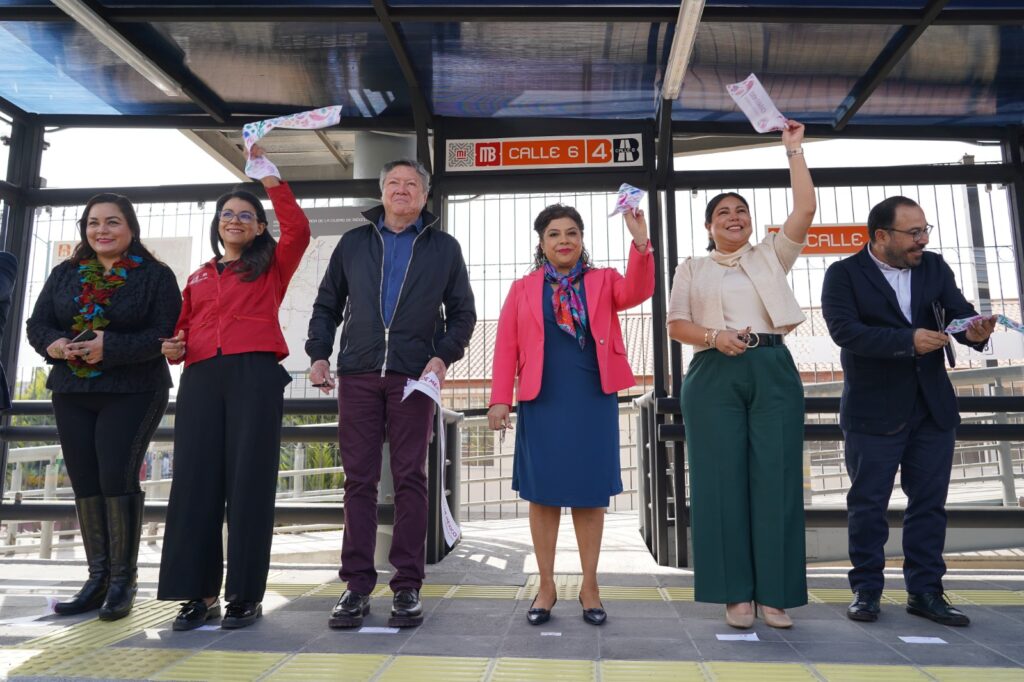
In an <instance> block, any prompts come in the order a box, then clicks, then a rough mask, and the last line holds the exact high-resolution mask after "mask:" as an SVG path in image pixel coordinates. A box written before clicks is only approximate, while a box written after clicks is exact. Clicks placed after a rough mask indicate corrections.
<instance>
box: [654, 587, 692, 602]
mask: <svg viewBox="0 0 1024 682" xmlns="http://www.w3.org/2000/svg"><path fill="white" fill-rule="evenodd" d="M661 594H662V596H663V597H664V598H665V601H693V588H692V587H663V588H661Z"/></svg>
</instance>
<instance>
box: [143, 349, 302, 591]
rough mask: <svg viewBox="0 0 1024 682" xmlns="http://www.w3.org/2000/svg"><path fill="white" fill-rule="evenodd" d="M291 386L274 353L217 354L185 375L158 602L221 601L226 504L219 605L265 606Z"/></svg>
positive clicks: (175, 434)
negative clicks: (286, 398)
mask: <svg viewBox="0 0 1024 682" xmlns="http://www.w3.org/2000/svg"><path fill="white" fill-rule="evenodd" d="M288 380H289V379H288V374H287V372H285V371H284V368H282V367H281V366H280V365H279V364H278V363H277V359H276V358H275V357H274V354H273V353H241V354H238V355H219V356H217V357H214V358H210V359H209V360H204V361H202V362H199V363H196V364H194V365H191V366H190V367H188V368H186V369H185V371H184V373H183V374H182V377H181V387H180V388H179V390H178V402H177V413H176V415H175V425H174V459H173V466H174V477H173V485H172V488H171V499H170V502H169V504H168V509H167V525H166V527H165V529H164V545H163V554H162V556H161V559H160V584H159V588H158V591H157V598H158V599H168V600H179V599H199V598H201V597H212V596H215V595H218V594H220V588H221V580H222V578H223V573H224V570H223V569H224V555H223V548H222V542H221V527H222V525H223V523H224V514H225V505H226V506H227V523H228V557H227V559H228V568H227V585H226V589H225V592H224V595H225V598H226V599H227V600H228V601H262V600H263V593H264V591H265V590H266V587H267V571H268V570H269V568H270V543H271V538H272V536H273V532H274V500H275V497H276V493H277V471H278V465H279V463H280V456H281V416H282V412H283V410H284V386H285V385H286V384H287V382H288Z"/></svg>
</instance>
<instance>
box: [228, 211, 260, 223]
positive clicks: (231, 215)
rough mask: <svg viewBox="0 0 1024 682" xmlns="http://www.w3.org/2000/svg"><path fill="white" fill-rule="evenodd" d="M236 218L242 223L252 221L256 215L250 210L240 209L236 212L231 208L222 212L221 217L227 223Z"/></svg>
mask: <svg viewBox="0 0 1024 682" xmlns="http://www.w3.org/2000/svg"><path fill="white" fill-rule="evenodd" d="M235 218H238V222H240V223H251V222H252V221H254V220H256V215H255V214H253V213H250V212H249V211H239V212H238V213H235V212H234V211H232V210H229V209H224V210H223V211H221V212H220V219H221V220H223V221H224V222H225V223H230V222H231V221H232V220H234V219H235Z"/></svg>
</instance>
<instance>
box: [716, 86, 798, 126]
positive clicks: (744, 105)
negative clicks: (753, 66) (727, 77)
mask: <svg viewBox="0 0 1024 682" xmlns="http://www.w3.org/2000/svg"><path fill="white" fill-rule="evenodd" d="M726 90H728V91H729V96H730V97H732V99H733V101H734V102H736V105H737V106H739V108H740V110H742V111H743V113H744V114H746V116H747V119H749V120H750V123H751V125H753V126H754V130H756V131H757V132H759V133H770V132H772V131H773V130H785V129H786V117H785V116H783V115H782V113H781V112H780V111H779V110H778V109H777V108H776V107H775V103H774V102H772V98H771V97H769V96H768V92H767V91H766V90H765V89H764V86H762V85H761V81H759V80H757V76H755V75H754V74H750V75H749V76H747V77H746V78H745V79H744V80H741V81H740V82H739V83H733V84H731V85H727V86H726Z"/></svg>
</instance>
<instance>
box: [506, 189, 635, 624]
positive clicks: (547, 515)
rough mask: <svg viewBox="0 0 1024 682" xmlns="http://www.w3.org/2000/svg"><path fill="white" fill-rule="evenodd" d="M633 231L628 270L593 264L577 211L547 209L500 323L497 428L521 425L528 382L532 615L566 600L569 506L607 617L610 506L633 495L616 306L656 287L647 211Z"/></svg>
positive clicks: (520, 437)
mask: <svg viewBox="0 0 1024 682" xmlns="http://www.w3.org/2000/svg"><path fill="white" fill-rule="evenodd" d="M625 219H626V226H627V227H628V228H629V232H630V234H631V235H632V237H633V244H632V246H631V247H630V253H629V265H628V266H627V268H626V276H625V277H623V276H622V275H620V274H619V273H618V272H616V271H615V270H614V269H612V268H594V267H592V266H591V263H590V255H589V254H588V253H587V250H586V249H585V248H584V246H583V219H582V218H581V217H580V214H579V213H578V212H577V211H576V209H574V208H572V207H570V206H563V205H561V204H555V205H553V206H548V207H547V208H545V209H544V210H543V211H541V212H540V215H538V216H537V219H536V220H535V221H534V225H533V228H534V230H536V232H537V235H538V237H539V241H538V243H537V251H536V254H535V258H534V268H533V272H531V273H530V274H529V275H527V276H525V277H522V278H521V279H518V280H516V281H515V282H513V283H512V288H511V289H510V290H509V293H508V297H507V298H506V299H505V305H504V306H503V307H502V309H501V317H500V319H499V320H498V334H497V342H496V346H495V351H494V372H493V382H492V384H491V401H490V405H491V407H490V410H489V411H488V414H487V420H488V425H489V426H490V428H492V429H495V430H498V429H506V428H509V427H510V426H511V423H510V418H509V412H510V410H511V405H512V389H513V385H514V384H515V381H516V377H518V379H519V388H518V394H517V398H518V408H517V428H516V451H515V464H514V466H513V475H512V488H513V489H515V490H517V491H519V495H520V497H522V498H523V499H524V500H527V501H529V502H530V531H531V533H532V535H533V546H534V551H535V552H536V554H537V564H538V568H539V571H540V589H539V590H538V592H537V597H536V598H535V599H534V600H533V603H532V604H531V605H530V609H529V611H528V612H527V614H526V615H527V620H528V621H529V622H530V623H531V624H533V625H539V624H541V623H544V622H546V621H547V620H549V619H550V617H551V609H552V607H553V606H554V605H555V601H556V600H557V595H556V591H555V579H554V569H555V543H556V540H557V538H558V524H559V518H560V515H561V510H562V507H571V508H572V519H573V526H574V527H575V529H576V542H577V544H578V545H579V551H580V562H581V564H582V566H583V585H582V586H581V589H580V605H581V606H582V608H583V619H584V620H585V621H587V622H588V623H591V624H593V625H601V624H602V623H603V622H604V621H605V619H606V617H607V616H606V614H605V611H604V607H603V605H602V604H601V594H600V590H599V589H598V585H597V561H598V557H599V555H600V552H601V535H602V532H603V530H604V514H605V508H606V507H607V506H608V500H609V498H610V497H611V496H612V495H617V494H618V493H620V492H622V478H621V474H620V471H619V411H618V400H617V398H616V395H615V394H616V393H617V392H618V391H621V390H623V389H626V388H629V387H630V386H633V385H634V384H635V383H636V381H635V379H634V378H633V372H632V370H631V369H630V366H629V360H628V359H627V357H626V347H625V345H624V344H623V342H622V331H621V330H620V329H619V318H618V315H617V313H618V312H619V311H622V310H626V309H627V308H632V307H633V306H636V305H639V304H640V303H642V302H643V301H646V300H647V299H648V298H650V297H651V294H653V293H654V257H653V256H652V254H651V249H650V244H649V242H648V239H647V222H646V220H645V219H644V215H643V212H642V211H637V213H636V214H635V215H634V214H631V213H626V215H625Z"/></svg>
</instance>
